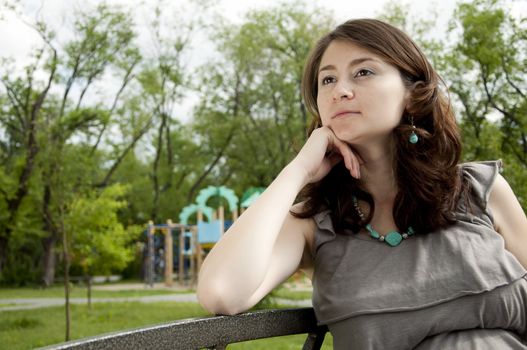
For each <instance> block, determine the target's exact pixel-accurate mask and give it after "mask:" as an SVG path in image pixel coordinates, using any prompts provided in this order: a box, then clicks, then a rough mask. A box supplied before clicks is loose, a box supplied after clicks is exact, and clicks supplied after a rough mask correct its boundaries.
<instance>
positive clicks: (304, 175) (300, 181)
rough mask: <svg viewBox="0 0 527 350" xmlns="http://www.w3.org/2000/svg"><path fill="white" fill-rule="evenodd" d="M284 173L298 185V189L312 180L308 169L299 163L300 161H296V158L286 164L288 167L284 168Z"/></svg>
mask: <svg viewBox="0 0 527 350" xmlns="http://www.w3.org/2000/svg"><path fill="white" fill-rule="evenodd" d="M282 173H283V174H284V176H286V177H287V178H290V179H291V180H292V181H293V182H294V183H295V185H297V186H298V191H300V190H301V189H302V188H304V186H305V185H307V184H309V182H310V181H309V179H310V177H309V174H308V172H307V171H306V169H305V168H304V167H303V166H301V165H299V164H298V162H295V160H293V161H292V162H291V163H289V164H288V165H286V167H285V168H284V169H282Z"/></svg>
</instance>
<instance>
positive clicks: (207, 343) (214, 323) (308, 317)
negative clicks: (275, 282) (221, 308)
mask: <svg viewBox="0 0 527 350" xmlns="http://www.w3.org/2000/svg"><path fill="white" fill-rule="evenodd" d="M327 332H328V328H327V327H326V326H317V321H316V317H315V313H314V311H313V308H295V309H273V310H263V311H255V312H247V313H242V314H239V315H234V316H213V317H200V318H190V319H185V320H179V321H174V322H168V323H164V324H160V325H155V326H151V327H145V328H138V329H133V330H128V331H122V332H116V333H109V334H103V335H99V336H95V337H90V338H85V339H79V340H74V341H70V342H67V343H61V344H56V345H52V346H48V347H46V348H44V349H46V350H51V349H53V350H59V349H60V350H62V349H76V350H77V349H78V350H81V349H97V350H98V349H112V350H114V349H160V350H161V349H204V348H205V349H217V350H222V349H225V348H226V347H227V345H228V344H231V343H237V342H243V341H248V340H255V339H263V338H272V337H279V336H285V335H292V334H305V333H307V339H306V341H305V343H304V346H303V348H302V349H303V350H318V349H320V347H321V346H322V343H323V341H324V337H325V335H326V333H327Z"/></svg>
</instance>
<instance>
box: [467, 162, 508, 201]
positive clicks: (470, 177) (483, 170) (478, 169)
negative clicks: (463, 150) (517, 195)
mask: <svg viewBox="0 0 527 350" xmlns="http://www.w3.org/2000/svg"><path fill="white" fill-rule="evenodd" d="M459 168H460V173H461V176H462V177H463V179H464V182H465V184H467V185H468V187H470V190H471V192H472V194H473V196H475V197H476V198H477V200H478V202H479V203H480V204H481V205H482V207H483V208H485V207H486V206H487V202H488V199H489V195H490V192H491V188H492V186H493V184H494V182H495V179H496V178H497V176H498V175H499V173H500V172H501V171H502V162H501V160H493V161H483V162H469V163H462V164H460V165H459Z"/></svg>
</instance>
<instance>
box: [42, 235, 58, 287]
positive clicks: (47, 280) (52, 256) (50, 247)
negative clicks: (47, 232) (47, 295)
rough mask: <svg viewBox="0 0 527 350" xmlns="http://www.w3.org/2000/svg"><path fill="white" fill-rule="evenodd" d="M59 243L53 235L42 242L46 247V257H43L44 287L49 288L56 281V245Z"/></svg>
mask: <svg viewBox="0 0 527 350" xmlns="http://www.w3.org/2000/svg"><path fill="white" fill-rule="evenodd" d="M56 243H57V237H56V236H55V235H52V236H50V237H46V238H44V239H43V240H42V246H43V247H44V255H43V257H42V268H43V270H42V284H43V286H44V287H49V286H51V285H52V284H53V281H54V280H55V263H56V261H57V259H56V253H55V245H56Z"/></svg>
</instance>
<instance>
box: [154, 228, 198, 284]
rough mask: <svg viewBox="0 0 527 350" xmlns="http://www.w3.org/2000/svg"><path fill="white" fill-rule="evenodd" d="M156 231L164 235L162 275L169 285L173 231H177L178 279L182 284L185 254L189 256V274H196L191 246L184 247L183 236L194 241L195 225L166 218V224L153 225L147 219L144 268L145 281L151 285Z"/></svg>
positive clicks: (171, 270)
mask: <svg viewBox="0 0 527 350" xmlns="http://www.w3.org/2000/svg"><path fill="white" fill-rule="evenodd" d="M156 231H160V232H161V233H162V234H163V235H164V238H165V240H164V251H163V252H164V254H163V255H164V256H163V262H164V263H163V265H164V270H165V271H164V276H165V285H166V286H169V287H171V286H172V285H173V283H174V282H173V275H174V255H173V247H174V242H173V233H174V232H176V233H178V236H179V241H178V245H177V247H178V251H179V260H178V261H179V264H178V279H179V283H180V284H181V285H183V284H184V275H185V266H184V265H185V260H184V256H185V255H190V256H189V261H190V270H191V271H192V272H191V273H190V275H191V276H195V275H196V271H195V270H196V266H195V264H194V260H195V259H193V258H192V256H191V254H192V251H193V249H192V247H190V248H189V249H186V248H185V246H186V244H185V238H189V241H190V242H191V243H190V244H192V242H194V241H195V238H194V237H193V236H197V231H196V226H191V225H182V224H175V223H173V222H172V220H168V221H167V223H166V224H158V225H155V224H154V223H153V222H152V221H149V223H148V227H147V262H146V266H145V267H146V269H145V283H146V284H147V285H150V286H151V287H152V286H153V285H154V275H155V271H154V266H155V255H156V254H155V244H154V234H155V233H156Z"/></svg>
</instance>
